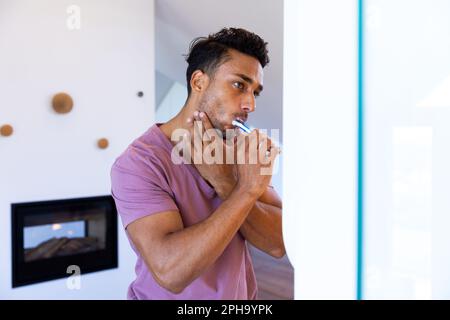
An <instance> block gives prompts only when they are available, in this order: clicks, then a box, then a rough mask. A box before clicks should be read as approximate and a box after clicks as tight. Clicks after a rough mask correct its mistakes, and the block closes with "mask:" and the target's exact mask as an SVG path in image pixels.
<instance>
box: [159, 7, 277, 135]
mask: <svg viewBox="0 0 450 320" xmlns="http://www.w3.org/2000/svg"><path fill="white" fill-rule="evenodd" d="M155 6H156V7H155V10H156V26H155V28H156V69H157V71H158V72H159V73H161V74H163V75H164V76H165V77H167V78H169V79H171V80H173V81H178V82H180V83H182V84H184V85H185V84H186V80H185V72H186V67H187V64H186V62H185V60H184V57H183V55H184V54H186V53H187V51H188V48H189V44H190V42H191V41H192V40H193V39H194V38H196V37H199V36H206V35H208V34H210V33H215V32H217V31H219V30H220V29H221V28H223V27H241V28H244V29H247V30H250V31H252V32H255V33H256V34H258V35H260V36H261V37H262V38H263V39H264V40H265V41H266V42H268V43H269V44H268V49H269V56H270V63H269V65H267V66H266V67H265V69H264V92H263V93H262V94H261V96H260V97H259V98H258V99H257V108H256V110H255V112H254V113H252V114H251V115H249V124H251V125H252V126H254V127H258V128H264V129H272V128H273V129H281V125H282V88H283V69H282V68H283V1H282V0H245V1H243V0H227V1H219V0H156V4H155ZM157 81H158V80H157ZM180 107H181V106H180ZM280 134H281V132H280ZM279 139H280V140H281V135H280V137H279Z"/></svg>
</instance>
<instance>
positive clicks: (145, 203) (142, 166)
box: [111, 124, 257, 299]
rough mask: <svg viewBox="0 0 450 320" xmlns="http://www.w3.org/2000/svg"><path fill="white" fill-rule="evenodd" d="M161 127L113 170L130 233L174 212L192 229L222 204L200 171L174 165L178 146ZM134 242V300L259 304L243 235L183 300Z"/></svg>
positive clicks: (130, 293) (127, 152)
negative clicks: (143, 221)
mask: <svg viewBox="0 0 450 320" xmlns="http://www.w3.org/2000/svg"><path fill="white" fill-rule="evenodd" d="M159 126H160V124H155V125H153V126H152V127H150V129H148V130H147V131H146V132H145V133H144V134H143V135H142V136H140V137H139V138H137V139H136V140H135V141H133V142H132V143H131V145H130V146H128V148H127V149H126V150H125V151H124V152H123V153H122V154H121V155H120V156H119V157H118V158H117V159H116V161H115V162H114V164H113V166H112V169H111V186H112V188H111V193H112V196H113V198H114V200H115V203H116V207H117V211H118V213H119V215H120V217H121V220H122V224H123V226H124V228H126V227H127V226H128V225H129V224H130V223H132V222H133V221H135V220H137V219H139V218H142V217H146V216H149V215H152V214H155V213H158V212H162V211H173V210H176V211H178V212H179V213H180V215H181V218H182V220H183V224H184V226H185V227H186V228H187V227H189V226H192V225H194V224H196V223H199V222H201V221H203V220H205V219H206V218H208V217H209V216H210V215H211V214H212V213H213V212H214V211H215V210H216V209H217V207H219V205H220V204H221V202H222V200H221V199H220V198H219V196H218V195H217V193H216V192H215V190H214V188H212V187H211V186H210V185H209V184H208V183H207V182H206V181H205V180H204V179H203V178H202V176H201V175H200V173H199V172H198V171H197V169H196V168H195V166H193V165H191V164H174V163H173V162H172V159H171V151H172V147H173V146H172V143H171V142H170V141H169V139H168V138H167V137H166V136H165V135H164V133H163V132H162V131H161V129H160V128H159ZM127 236H128V234H127ZM128 240H129V241H130V244H131V247H132V248H133V250H134V252H135V253H136V255H137V263H136V267H135V271H136V279H135V280H134V281H133V282H132V283H131V284H130V286H129V289H128V299H255V298H256V294H257V286H256V279H255V273H254V270H253V265H252V261H251V256H250V254H249V251H248V248H247V244H246V240H245V239H244V238H243V237H242V236H241V235H240V233H239V232H238V233H236V235H235V236H234V237H233V239H232V240H231V242H230V243H229V244H228V246H227V247H226V249H225V250H224V252H223V253H222V255H221V256H220V257H219V258H218V259H217V260H216V262H215V263H214V264H213V265H212V266H210V267H209V268H208V269H207V270H205V271H204V273H203V274H201V275H200V276H199V277H198V278H197V279H195V280H194V281H193V282H192V283H191V284H190V285H189V286H187V287H186V288H185V289H184V290H183V291H182V292H181V293H179V294H174V293H172V292H170V291H168V290H166V289H164V288H163V287H161V286H160V285H159V284H158V283H157V282H156V281H155V279H154V278H153V276H152V274H151V272H150V271H149V269H148V268H147V265H146V264H145V262H144V261H143V259H142V257H141V255H140V254H139V252H138V251H137V250H136V248H135V246H134V245H133V243H132V241H131V239H130V237H128Z"/></svg>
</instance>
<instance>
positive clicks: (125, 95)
mask: <svg viewBox="0 0 450 320" xmlns="http://www.w3.org/2000/svg"><path fill="white" fill-rule="evenodd" d="M71 4H73V1H66V0H59V1H56V0H54V1H52V0H40V1H32V0H0V57H1V59H0V125H1V124H4V123H10V124H12V125H13V126H14V130H15V131H14V134H13V135H12V136H11V137H8V138H4V137H0V177H1V178H0V271H1V272H0V298H2V299H34V298H39V299H121V298H125V297H126V289H127V286H128V284H129V282H130V281H131V280H132V279H133V278H134V263H135V256H134V254H133V253H132V252H131V249H130V247H129V244H128V241H127V239H126V238H125V235H124V233H123V231H122V228H120V226H119V268H118V269H113V270H110V271H104V272H97V273H91V274H87V275H84V276H82V279H81V281H82V283H81V285H82V288H81V290H78V291H77V290H74V291H71V290H68V289H67V288H66V285H65V283H66V280H65V279H60V280H55V281H50V282H45V283H42V284H36V285H31V286H26V287H21V288H17V289H12V288H11V233H10V229H11V226H10V204H11V203H14V202H28V201H39V200H50V199H64V198H73V197H84V196H94V195H105V194H109V192H110V178H109V170H110V167H111V165H112V163H113V161H114V159H115V158H116V157H117V156H118V155H119V153H120V152H122V150H124V149H125V148H126V146H127V145H128V144H129V143H130V142H131V141H132V139H134V138H135V137H137V136H138V135H139V134H140V133H142V132H143V131H144V130H145V129H146V128H147V127H149V126H150V125H151V124H152V123H153V119H154V109H155V107H154V105H153V104H154V73H155V70H154V35H153V31H154V25H153V23H154V7H153V1H152V0H115V1H110V0H95V1H94V0H78V1H76V4H77V5H78V6H79V8H80V9H81V28H80V29H79V30H78V29H75V30H70V29H69V28H68V27H67V25H66V22H67V19H68V17H70V14H68V13H67V12H66V10H67V8H68V7H69V6H70V5H71ZM59 91H66V92H68V93H70V94H71V95H72V97H73V99H74V102H75V105H74V109H73V111H72V112H71V113H69V114H66V115H57V114H55V113H54V112H53V110H52V109H51V107H50V101H51V98H52V95H53V94H55V93H57V92H59ZM138 91H143V92H144V97H143V98H138V97H137V96H136V93H137V92H138ZM101 137H106V138H108V139H109V141H110V147H109V148H108V149H106V150H100V149H98V148H97V147H96V141H97V139H98V138H101Z"/></svg>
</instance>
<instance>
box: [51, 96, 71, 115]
mask: <svg viewBox="0 0 450 320" xmlns="http://www.w3.org/2000/svg"><path fill="white" fill-rule="evenodd" d="M52 106H53V110H55V112H56V113H60V114H64V113H69V112H70V111H71V110H72V108H73V100H72V97H71V96H70V95H68V94H67V93H64V92H60V93H57V94H55V95H54V96H53V99H52Z"/></svg>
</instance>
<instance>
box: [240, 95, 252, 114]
mask: <svg viewBox="0 0 450 320" xmlns="http://www.w3.org/2000/svg"><path fill="white" fill-rule="evenodd" d="M241 109H242V110H243V111H245V112H246V113H250V112H253V111H255V97H254V96H253V95H252V96H251V98H248V99H246V100H245V101H243V102H242V105H241Z"/></svg>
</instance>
